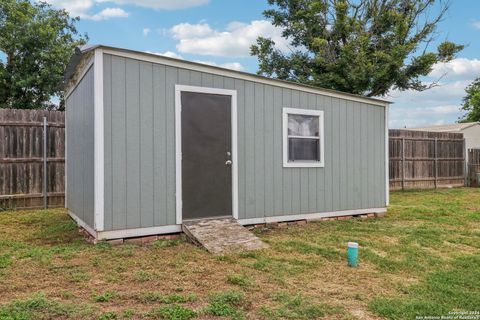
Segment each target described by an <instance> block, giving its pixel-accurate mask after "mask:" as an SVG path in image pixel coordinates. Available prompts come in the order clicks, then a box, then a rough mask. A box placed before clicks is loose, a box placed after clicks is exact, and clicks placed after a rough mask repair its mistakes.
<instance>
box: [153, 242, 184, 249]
mask: <svg viewBox="0 0 480 320" xmlns="http://www.w3.org/2000/svg"><path fill="white" fill-rule="evenodd" d="M180 243H181V241H180V240H157V241H154V242H153V247H154V248H157V249H159V248H167V247H176V246H178V245H179V244H180Z"/></svg>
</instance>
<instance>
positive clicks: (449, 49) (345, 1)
mask: <svg viewBox="0 0 480 320" xmlns="http://www.w3.org/2000/svg"><path fill="white" fill-rule="evenodd" d="M268 2H269V4H270V5H271V6H273V9H269V10H266V11H264V16H265V17H267V18H269V19H270V20H271V21H272V23H273V25H275V26H277V27H281V28H282V29H283V37H284V38H286V39H288V41H289V43H290V51H291V52H289V53H284V52H282V51H280V50H278V49H277V48H276V47H275V43H274V41H273V40H271V39H268V38H262V37H260V38H258V39H257V43H256V44H254V45H253V46H252V47H251V54H252V55H254V56H257V57H258V60H259V71H258V73H259V74H261V75H265V76H268V77H275V78H279V79H283V80H290V81H296V82H300V83H304V84H309V85H313V86H319V87H324V88H330V89H335V90H340V91H344V92H350V93H355V94H362V95H366V96H383V95H385V94H387V93H388V92H389V91H390V90H391V89H395V88H396V89H400V90H405V89H414V90H425V89H428V88H430V87H432V86H434V85H435V83H433V84H432V83H430V84H426V83H423V82H422V81H421V80H420V77H421V76H425V75H427V74H428V73H429V72H430V71H431V70H432V66H433V65H434V64H435V63H437V62H447V61H450V60H451V59H453V58H454V56H455V54H456V53H457V52H458V51H460V50H462V49H463V46H461V45H457V44H454V43H452V42H447V41H445V42H443V43H441V44H440V45H439V46H438V48H437V50H436V52H428V51H427V49H428V45H429V43H430V42H431V41H432V40H433V37H434V36H435V32H436V27H437V25H438V23H439V21H441V19H442V17H443V16H444V14H445V12H446V11H447V9H448V4H446V3H443V2H442V1H435V0H356V1H355V0H268ZM432 11H434V13H432ZM432 15H433V16H432Z"/></svg>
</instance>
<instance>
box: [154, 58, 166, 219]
mask: <svg viewBox="0 0 480 320" xmlns="http://www.w3.org/2000/svg"><path fill="white" fill-rule="evenodd" d="M165 77H166V73H165V66H162V65H154V66H153V127H154V133H153V141H152V143H153V145H152V146H150V147H151V148H152V149H153V157H154V160H153V194H154V214H155V216H154V222H155V225H156V226H158V225H165V224H167V216H168V214H167V186H166V180H167V117H166V95H165V89H166V87H165V83H166V80H165Z"/></svg>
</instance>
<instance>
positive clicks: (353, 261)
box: [348, 242, 358, 268]
mask: <svg viewBox="0 0 480 320" xmlns="http://www.w3.org/2000/svg"><path fill="white" fill-rule="evenodd" d="M348 265H349V266H350V267H352V268H356V267H358V243H357V242H349V243H348Z"/></svg>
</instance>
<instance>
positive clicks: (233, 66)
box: [194, 60, 245, 71]
mask: <svg viewBox="0 0 480 320" xmlns="http://www.w3.org/2000/svg"><path fill="white" fill-rule="evenodd" d="M194 62H197V63H202V64H208V65H210V66H215V67H222V68H226V69H231V70H236V71H243V70H245V68H244V67H243V66H242V64H241V63H239V62H227V63H220V64H219V63H215V62H213V61H203V60H195V61H194Z"/></svg>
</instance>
